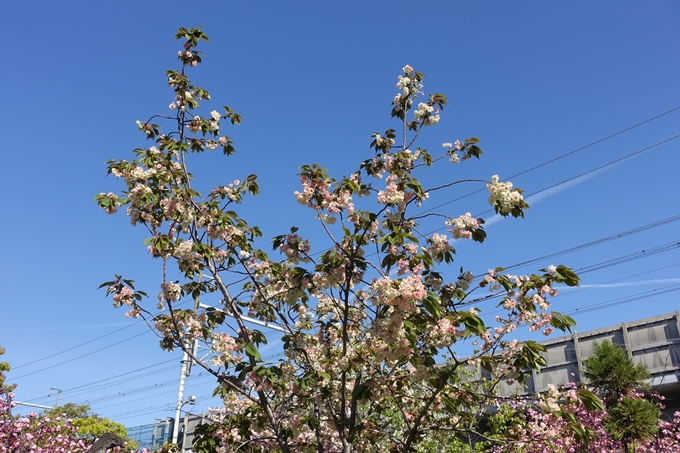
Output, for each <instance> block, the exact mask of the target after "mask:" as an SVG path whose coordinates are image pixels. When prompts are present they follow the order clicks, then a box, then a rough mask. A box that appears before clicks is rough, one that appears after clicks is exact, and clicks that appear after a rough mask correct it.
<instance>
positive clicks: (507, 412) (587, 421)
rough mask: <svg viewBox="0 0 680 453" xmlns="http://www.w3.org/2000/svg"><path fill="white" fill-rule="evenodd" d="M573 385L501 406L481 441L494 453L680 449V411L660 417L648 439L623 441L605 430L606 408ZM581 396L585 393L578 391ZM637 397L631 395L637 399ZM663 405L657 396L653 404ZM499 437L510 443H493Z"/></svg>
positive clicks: (668, 451)
mask: <svg viewBox="0 0 680 453" xmlns="http://www.w3.org/2000/svg"><path fill="white" fill-rule="evenodd" d="M579 392H583V389H577V388H576V385H575V384H573V383H571V384H568V385H567V386H565V387H564V388H563V389H562V390H561V391H558V390H557V389H556V388H554V387H551V390H550V391H549V392H547V393H546V394H545V395H541V396H540V397H539V399H538V400H528V399H524V400H516V401H513V402H511V403H506V404H503V405H502V406H501V408H500V410H499V412H498V413H497V414H496V415H494V416H492V417H491V421H490V423H489V425H490V427H491V428H490V430H489V432H487V433H486V437H487V439H488V440H486V441H485V442H482V443H481V445H484V446H486V447H488V451H490V452H492V453H501V452H503V453H541V452H545V451H547V446H548V445H549V446H550V451H551V452H554V453H574V452H598V453H620V452H626V451H635V452H637V453H662V452H663V453H673V452H680V412H676V413H675V414H674V415H673V418H672V419H670V420H667V419H664V418H663V417H662V418H660V419H659V420H658V430H657V431H656V433H655V434H654V435H653V436H652V437H650V438H646V439H642V440H638V441H636V442H634V443H631V444H629V445H626V444H625V443H624V442H623V441H621V440H617V439H616V438H615V436H614V435H613V434H612V432H611V430H610V429H608V428H607V424H608V421H609V418H610V414H609V413H608V409H605V408H604V407H603V406H602V405H601V404H597V403H596V401H595V400H593V399H592V398H590V396H588V397H586V398H580V397H579V395H578V393H579ZM582 396H583V395H582ZM641 397H642V395H635V396H634V397H633V398H641ZM656 404H657V405H658V406H659V407H660V408H663V404H661V400H657V403H656ZM497 438H504V439H506V440H507V439H512V441H511V442H510V443H509V444H503V445H501V444H497V443H495V442H493V440H495V439H497Z"/></svg>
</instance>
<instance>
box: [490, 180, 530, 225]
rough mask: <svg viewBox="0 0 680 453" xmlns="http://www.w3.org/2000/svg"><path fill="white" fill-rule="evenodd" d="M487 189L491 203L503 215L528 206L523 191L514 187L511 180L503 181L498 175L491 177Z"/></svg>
mask: <svg viewBox="0 0 680 453" xmlns="http://www.w3.org/2000/svg"><path fill="white" fill-rule="evenodd" d="M486 189H487V190H488V191H489V193H490V195H489V204H490V205H491V206H493V207H494V208H495V209H496V212H497V213H499V214H501V215H504V216H506V215H509V214H512V213H513V212H516V210H518V209H521V208H523V207H524V206H526V203H525V202H524V197H522V192H521V191H520V190H519V189H513V188H512V183H511V182H501V181H500V180H499V178H498V175H493V176H492V177H491V182H490V183H489V184H487V185H486Z"/></svg>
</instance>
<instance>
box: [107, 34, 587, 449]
mask: <svg viewBox="0 0 680 453" xmlns="http://www.w3.org/2000/svg"><path fill="white" fill-rule="evenodd" d="M175 38H176V39H182V40H184V41H185V43H184V45H183V47H182V49H181V50H180V51H179V52H178V59H179V61H180V63H181V68H180V69H177V70H170V71H167V72H166V75H167V82H168V85H169V86H170V88H171V89H172V91H173V93H174V94H173V98H172V99H171V102H170V104H169V113H165V114H158V115H154V116H152V117H150V118H149V119H148V120H146V121H138V122H137V126H138V128H139V130H140V131H141V132H142V134H143V135H144V136H145V137H146V138H147V139H148V140H149V142H150V143H151V144H150V145H149V146H147V147H142V148H137V149H135V150H134V151H133V152H134V154H135V158H134V159H133V160H130V161H127V160H112V161H109V162H108V172H109V173H110V174H112V175H113V176H114V177H116V178H120V179H121V180H122V181H123V183H124V185H125V188H124V189H123V190H122V191H121V193H101V194H99V195H97V196H96V197H95V199H96V201H97V203H98V204H99V206H100V207H101V208H102V209H104V210H105V211H106V212H107V213H110V214H111V213H114V212H116V211H117V210H118V209H119V208H122V207H125V209H126V212H127V215H128V216H129V217H130V220H131V222H132V224H133V225H138V226H141V227H143V228H145V229H146V230H147V231H148V235H149V237H148V239H147V241H146V244H147V246H148V250H149V253H150V255H151V256H152V257H153V258H155V259H156V260H157V261H158V262H159V274H160V278H159V280H160V293H159V294H158V304H157V309H158V310H159V311H160V313H159V314H154V312H155V310H154V309H153V307H149V306H147V305H145V303H144V298H145V297H146V293H144V292H143V291H140V290H137V289H136V288H135V287H134V286H133V281H132V280H129V279H124V278H123V277H121V276H118V275H117V276H116V277H115V278H114V279H113V280H112V281H109V282H106V283H104V284H103V285H102V287H104V288H106V293H107V295H110V296H112V299H113V303H114V305H115V306H116V307H121V306H126V307H128V312H127V314H126V315H127V316H129V317H139V316H142V317H144V318H145V319H147V320H148V321H149V323H150V325H151V326H152V328H153V329H155V331H156V332H157V333H158V334H159V336H160V337H161V341H160V343H161V347H162V348H163V349H167V350H172V349H174V348H179V349H181V350H183V351H185V352H186V353H187V354H189V356H190V357H191V359H192V360H193V361H194V362H195V363H196V364H197V365H198V366H200V367H202V368H203V369H205V370H206V371H207V372H209V373H211V374H212V375H214V376H215V378H216V380H217V383H218V387H217V389H216V395H219V396H220V397H221V398H222V400H223V403H224V404H223V406H221V407H219V408H216V409H214V410H213V423H212V424H210V425H206V426H203V427H202V428H201V430H200V435H199V438H198V441H197V443H196V445H195V447H196V448H197V449H198V450H199V451H220V452H235V451H238V452H259V451H281V452H292V451H295V452H307V451H309V452H313V451H314V452H321V451H327V452H344V453H349V452H355V451H356V452H359V451H398V452H407V451H417V450H418V449H424V448H427V445H432V442H433V441H436V440H437V439H449V440H450V441H451V442H453V441H454V440H455V442H458V443H461V442H462V443H465V442H468V440H470V439H472V437H473V436H477V435H478V434H479V435H482V433H480V432H479V424H480V421H481V420H482V419H483V418H484V417H485V413H486V411H487V408H488V407H491V406H496V405H498V404H499V403H498V400H497V395H496V391H495V389H496V388H497V386H498V385H499V383H500V382H502V381H504V380H515V381H518V382H520V383H521V382H523V380H524V379H525V374H526V370H527V369H538V368H540V367H541V366H542V365H544V364H545V361H544V359H543V358H542V357H541V352H542V351H543V348H542V346H540V345H539V344H538V343H536V342H534V341H523V342H520V341H517V340H515V339H513V338H512V337H511V334H512V332H513V331H514V330H516V329H518V328H521V327H524V328H528V329H529V330H534V331H542V332H543V333H545V334H549V333H550V332H552V330H553V329H555V328H556V329H559V330H562V331H565V330H569V329H570V327H571V326H572V325H573V324H574V323H573V320H572V319H571V318H569V317H567V316H565V315H562V314H559V313H556V312H551V311H550V302H549V299H550V298H551V297H553V296H555V295H557V289H556V285H559V284H565V285H570V286H573V285H577V284H578V277H577V276H576V275H575V274H574V273H573V272H572V271H571V270H569V269H568V268H566V267H564V266H550V267H548V268H546V269H541V270H540V271H538V273H536V274H532V275H525V276H519V275H510V274H507V273H504V272H503V270H502V269H500V268H498V269H495V270H490V271H489V272H488V273H486V274H485V275H483V276H481V278H476V277H475V276H474V275H473V274H472V273H471V272H470V271H467V270H465V269H464V268H463V267H460V271H459V272H456V273H453V271H451V270H449V267H450V266H448V265H450V264H451V263H453V262H454V255H455V249H454V245H455V241H463V240H471V241H476V242H480V243H481V242H483V241H484V239H485V237H486V232H485V231H484V228H483V224H484V221H483V220H482V219H478V218H474V217H473V216H471V215H470V213H465V214H463V215H461V216H459V217H450V216H447V215H444V214H439V213H435V212H429V211H424V210H422V209H420V208H421V206H423V205H424V204H426V203H427V200H428V197H429V196H430V195H431V194H435V193H439V192H441V191H445V190H454V189H455V188H457V187H459V186H460V185H461V184H463V183H470V184H485V185H486V188H487V189H488V191H489V198H488V201H489V203H490V205H491V206H492V207H493V208H494V209H495V211H496V213H497V214H499V215H500V216H503V217H508V216H511V217H523V216H524V211H525V210H526V209H527V208H528V205H527V203H526V202H525V201H524V199H523V197H522V191H521V190H520V189H518V188H515V187H513V185H512V183H510V182H508V181H503V180H501V178H500V177H499V176H497V175H494V176H492V177H491V178H490V180H486V181H482V180H477V179H459V180H455V181H450V182H447V183H444V184H439V185H433V186H429V185H428V184H427V181H428V180H429V179H428V174H429V172H430V171H433V170H434V169H435V168H437V167H440V166H444V165H456V164H462V163H464V162H466V161H471V160H474V159H479V158H480V157H481V155H482V150H481V148H480V147H479V140H478V139H476V138H467V139H463V140H453V141H452V142H451V143H444V144H443V147H441V148H440V147H439V146H437V147H436V149H438V150H440V151H439V152H430V151H428V150H427V149H425V148H423V147H421V146H419V145H418V144H417V142H420V141H421V140H422V136H423V135H425V132H426V131H427V129H428V127H432V126H434V125H436V124H437V123H438V122H439V119H440V115H442V112H443V110H444V108H445V107H446V106H447V100H446V97H445V96H444V95H443V94H439V93H437V94H431V95H425V94H424V93H425V92H424V91H423V90H424V88H423V81H424V77H425V76H424V75H423V74H421V73H419V72H417V71H416V70H414V69H413V68H412V67H411V66H408V65H407V66H405V67H404V68H403V71H402V73H401V75H399V77H398V78H397V90H398V92H397V94H396V96H395V97H394V99H393V100H392V110H391V116H392V118H393V119H394V121H395V122H396V123H397V124H398V127H397V129H388V130H386V131H385V132H383V133H378V132H376V133H374V134H372V135H371V137H370V140H371V141H370V148H371V149H372V155H370V156H368V157H367V159H366V160H364V161H363V162H360V163H358V165H357V170H356V171H355V172H354V173H352V174H350V175H349V176H344V177H341V178H337V179H336V178H334V177H333V176H332V175H331V173H330V172H329V171H328V170H327V169H325V168H322V167H320V166H319V165H316V164H310V165H305V166H302V167H301V168H300V173H299V178H300V183H301V189H300V190H299V191H297V192H295V194H291V200H292V199H293V198H292V197H293V196H294V197H295V199H296V200H297V202H298V203H299V204H301V205H302V206H304V207H306V208H308V209H309V210H311V216H312V217H313V218H314V219H315V220H316V222H318V224H319V225H320V228H321V230H322V231H323V232H324V234H325V237H326V238H327V242H326V243H324V244H322V245H321V246H320V247H318V248H316V249H313V248H312V245H311V242H310V240H309V239H307V238H305V237H304V236H303V235H302V234H301V232H299V231H300V230H299V229H298V228H297V227H295V226H292V227H291V228H290V230H289V231H285V232H283V231H282V233H283V234H281V235H279V236H276V237H274V238H273V240H272V244H273V248H274V251H275V252H276V253H278V255H276V256H270V255H269V254H268V253H267V252H266V251H265V250H264V249H263V248H261V242H260V241H261V239H260V238H261V236H262V234H261V231H260V229H259V228H258V227H257V226H252V225H250V224H249V223H248V222H247V221H246V220H245V219H244V218H242V217H241V216H240V214H239V213H238V211H237V210H236V206H237V205H239V204H241V203H242V202H244V200H245V199H246V197H247V196H248V195H257V194H258V192H259V186H258V183H257V179H256V176H254V175H250V176H246V177H241V178H239V179H236V180H234V181H233V182H231V183H228V184H226V185H216V186H215V187H214V188H213V189H212V190H211V191H210V192H209V193H207V194H201V193H199V192H198V191H197V190H196V189H195V187H194V183H193V180H192V174H191V172H190V163H192V161H193V160H194V159H195V158H198V157H200V156H199V155H200V154H201V153H203V152H206V151H218V150H221V151H222V153H223V154H225V155H227V156H228V155H231V154H233V153H234V152H235V148H234V144H233V142H232V140H231V139H230V137H229V136H227V135H225V134H224V133H223V132H222V131H223V129H224V123H231V124H232V125H233V124H238V123H240V122H241V117H240V116H239V115H238V114H236V113H235V112H234V111H233V110H232V109H231V108H229V107H226V106H225V107H223V108H222V109H220V110H219V111H218V110H211V111H210V113H207V114H205V113H202V112H203V111H204V110H203V107H202V106H203V104H205V103H207V101H210V95H209V93H208V91H206V90H205V89H203V88H200V87H197V86H195V85H193V84H192V82H191V81H190V79H189V77H188V72H189V70H190V69H191V68H192V67H195V66H197V65H198V64H200V63H202V56H203V54H202V53H201V52H200V51H198V50H197V46H198V44H199V42H200V41H208V38H207V36H206V35H205V34H204V33H203V31H202V30H201V29H200V28H198V29H185V28H181V29H179V31H178V33H177V35H176V37H175ZM206 111H207V109H206ZM161 121H166V122H167V124H168V125H169V126H170V128H169V129H168V131H167V132H166V131H165V130H161V126H160V125H159V124H158V122H161ZM437 219H440V220H441V224H440V225H441V226H442V227H444V228H446V229H447V230H448V233H447V234H440V233H425V232H424V231H423V230H422V228H421V225H422V224H423V223H424V222H431V221H435V220H437ZM482 291H485V292H488V293H487V294H486V295H484V296H480V297H482V298H487V297H496V298H498V300H499V301H500V302H499V304H498V305H499V307H500V308H502V309H503V314H502V315H500V316H497V317H495V318H494V319H486V320H484V319H483V318H482V317H481V316H480V313H479V310H478V309H477V308H476V307H475V305H474V304H473V302H475V300H476V297H477V294H479V293H480V292H482ZM206 293H217V295H218V298H219V300H220V302H219V306H217V307H216V308H208V309H205V310H204V309H191V308H183V307H182V306H181V305H180V299H182V298H183V297H185V296H193V297H198V296H200V295H202V294H206ZM247 318H251V319H253V318H254V319H255V320H257V321H260V322H264V323H269V324H270V325H274V326H277V328H279V329H281V330H282V331H283V332H284V334H283V337H282V346H281V348H282V351H281V352H282V357H281V358H279V359H276V360H273V361H267V360H265V359H264V358H263V357H262V355H261V353H260V350H261V348H262V346H263V345H265V344H266V342H267V339H266V337H265V335H264V333H263V332H262V331H261V330H258V329H255V328H253V327H252V326H253V325H252V324H249V323H248V320H247ZM196 341H197V342H199V343H200V344H201V345H202V346H203V347H205V348H207V350H209V351H210V354H209V355H208V356H207V357H203V356H202V355H201V356H199V355H198V354H196V353H195V349H194V348H193V347H192V343H193V342H196ZM464 345H471V348H470V352H469V353H468V352H466V353H465V354H459V353H457V352H456V348H461V347H464ZM584 395H585V396H590V395H589V394H588V393H587V391H585V390H584V391H581V390H579V391H578V392H576V397H577V399H578V398H581V397H582V396H584ZM461 439H463V441H461ZM493 440H494V441H495V442H505V441H508V439H505V438H501V437H497V438H495V439H493ZM510 440H511V439H510ZM471 443H472V442H471V441H469V442H468V444H471Z"/></svg>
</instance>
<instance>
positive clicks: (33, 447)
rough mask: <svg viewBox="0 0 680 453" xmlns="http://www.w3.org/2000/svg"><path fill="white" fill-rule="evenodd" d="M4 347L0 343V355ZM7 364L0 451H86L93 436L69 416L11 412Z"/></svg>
mask: <svg viewBox="0 0 680 453" xmlns="http://www.w3.org/2000/svg"><path fill="white" fill-rule="evenodd" d="M4 353H5V350H4V349H3V348H1V347H0V355H3V354H4ZM9 369H10V367H9V364H7V362H0V453H28V452H30V453H85V452H86V451H88V450H89V449H90V447H91V445H92V442H93V441H94V440H95V439H89V440H86V439H85V438H83V437H82V436H80V435H79V434H78V427H77V426H76V424H74V421H73V420H71V419H67V418H63V417H52V418H51V417H47V416H39V415H37V414H36V413H35V412H31V413H29V414H28V416H25V417H24V416H13V415H12V408H14V407H15V406H16V404H15V402H14V393H13V390H14V388H15V385H6V384H5V372H6V371H9ZM114 450H115V451H120V452H128V453H148V450H146V449H143V450H142V451H141V452H132V451H131V450H129V449H121V448H119V447H116V448H115V449H114Z"/></svg>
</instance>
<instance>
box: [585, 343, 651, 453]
mask: <svg viewBox="0 0 680 453" xmlns="http://www.w3.org/2000/svg"><path fill="white" fill-rule="evenodd" d="M583 365H584V373H583V374H584V376H586V377H587V378H588V380H589V381H590V385H591V386H592V387H593V388H594V390H595V392H596V393H598V394H599V395H601V396H602V398H603V399H604V401H605V402H606V403H607V406H608V408H607V413H608V414H607V417H605V419H604V424H605V428H606V430H607V432H608V433H609V434H610V435H611V437H612V438H613V439H614V440H618V441H621V443H622V444H623V447H624V450H625V451H636V446H637V444H638V443H639V442H640V441H643V440H649V439H653V438H654V436H655V434H656V433H657V431H658V430H659V415H660V413H661V411H660V410H659V408H658V407H657V406H656V405H655V404H654V403H652V402H650V401H647V400H646V399H644V398H642V396H643V395H642V394H640V393H637V392H636V390H637V389H649V383H648V380H649V378H650V377H651V375H650V373H649V370H648V369H647V367H646V366H645V365H644V364H642V363H637V364H636V363H634V362H633V361H632V360H631V359H629V358H628V356H627V354H626V351H625V350H624V349H623V348H621V347H619V346H618V345H616V344H613V343H612V342H610V341H608V340H604V341H602V342H600V343H595V351H594V354H593V355H592V356H590V357H588V358H587V359H586V360H584V361H583Z"/></svg>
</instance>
